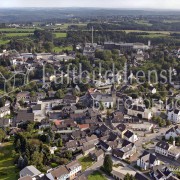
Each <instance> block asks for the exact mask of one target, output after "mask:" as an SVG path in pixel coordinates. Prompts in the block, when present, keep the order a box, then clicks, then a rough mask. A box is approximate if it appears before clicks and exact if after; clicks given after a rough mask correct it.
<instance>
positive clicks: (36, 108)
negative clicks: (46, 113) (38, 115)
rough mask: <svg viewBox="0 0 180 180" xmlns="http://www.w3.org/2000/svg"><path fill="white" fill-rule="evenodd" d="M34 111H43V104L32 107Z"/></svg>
mask: <svg viewBox="0 0 180 180" xmlns="http://www.w3.org/2000/svg"><path fill="white" fill-rule="evenodd" d="M32 110H41V104H36V105H35V106H33V107H32Z"/></svg>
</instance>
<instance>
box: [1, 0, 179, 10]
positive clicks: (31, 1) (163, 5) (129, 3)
mask: <svg viewBox="0 0 180 180" xmlns="http://www.w3.org/2000/svg"><path fill="white" fill-rule="evenodd" d="M0 7H1V8H7V7H102V8H126V9H128V8H129V9H143V8H145V9H174V10H177V9H180V0H0Z"/></svg>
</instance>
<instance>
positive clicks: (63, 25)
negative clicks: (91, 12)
mask: <svg viewBox="0 0 180 180" xmlns="http://www.w3.org/2000/svg"><path fill="white" fill-rule="evenodd" d="M71 25H74V26H79V27H86V26H87V24H85V23H72V24H71V23H69V24H68V23H67V24H62V25H60V26H56V27H59V28H60V29H61V30H67V29H68V27H69V26H71Z"/></svg>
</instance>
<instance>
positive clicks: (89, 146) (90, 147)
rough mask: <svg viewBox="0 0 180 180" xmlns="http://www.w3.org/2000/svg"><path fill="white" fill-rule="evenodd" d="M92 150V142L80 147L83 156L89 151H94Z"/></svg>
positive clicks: (93, 147)
mask: <svg viewBox="0 0 180 180" xmlns="http://www.w3.org/2000/svg"><path fill="white" fill-rule="evenodd" d="M94 150H95V146H94V144H89V145H86V146H83V147H82V152H83V154H84V156H86V155H88V154H89V153H90V152H91V151H94Z"/></svg>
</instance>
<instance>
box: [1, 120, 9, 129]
mask: <svg viewBox="0 0 180 180" xmlns="http://www.w3.org/2000/svg"><path fill="white" fill-rule="evenodd" d="M10 125H11V120H10V119H7V118H0V127H3V128H5V127H9V126H10Z"/></svg>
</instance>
